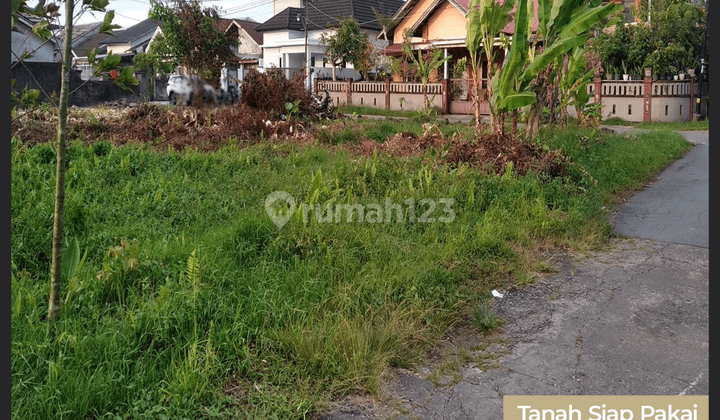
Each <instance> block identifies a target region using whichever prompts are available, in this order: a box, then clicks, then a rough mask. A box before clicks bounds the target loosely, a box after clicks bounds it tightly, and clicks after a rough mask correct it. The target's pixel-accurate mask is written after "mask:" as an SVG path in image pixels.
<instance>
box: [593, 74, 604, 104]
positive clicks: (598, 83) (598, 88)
mask: <svg viewBox="0 0 720 420" xmlns="http://www.w3.org/2000/svg"><path fill="white" fill-rule="evenodd" d="M593 83H594V84H595V103H596V104H599V103H602V79H601V78H599V77H596V78H595V79H594V80H593Z"/></svg>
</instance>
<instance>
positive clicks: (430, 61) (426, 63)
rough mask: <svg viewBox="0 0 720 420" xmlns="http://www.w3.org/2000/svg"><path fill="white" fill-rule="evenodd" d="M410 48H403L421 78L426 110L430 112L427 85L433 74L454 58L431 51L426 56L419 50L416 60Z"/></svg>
mask: <svg viewBox="0 0 720 420" xmlns="http://www.w3.org/2000/svg"><path fill="white" fill-rule="evenodd" d="M410 48H411V47H410V44H405V45H404V46H403V50H405V51H404V52H405V55H406V56H408V57H409V58H410V59H412V62H413V64H412V65H413V67H414V68H415V71H416V72H417V75H418V77H419V78H420V83H421V84H422V93H423V104H425V110H428V109H430V102H431V101H428V96H427V84H428V82H429V81H430V76H431V75H432V74H433V72H435V71H436V70H438V69H439V68H440V67H442V65H443V64H444V63H445V62H446V61H448V60H450V59H451V58H452V56H449V55H448V56H445V57H443V52H442V50H437V49H431V50H429V51H427V52H426V53H425V54H423V53H422V50H418V52H417V58H416V57H415V55H413V53H412V50H411V49H410Z"/></svg>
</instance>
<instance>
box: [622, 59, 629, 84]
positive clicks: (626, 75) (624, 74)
mask: <svg viewBox="0 0 720 420" xmlns="http://www.w3.org/2000/svg"><path fill="white" fill-rule="evenodd" d="M621 65H622V78H623V80H630V73H628V70H627V64H626V63H625V61H623V62H622V64H621Z"/></svg>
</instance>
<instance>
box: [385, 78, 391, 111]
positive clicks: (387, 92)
mask: <svg viewBox="0 0 720 420" xmlns="http://www.w3.org/2000/svg"><path fill="white" fill-rule="evenodd" d="M385 109H390V78H389V77H388V78H386V79H385Z"/></svg>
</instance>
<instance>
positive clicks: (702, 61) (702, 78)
mask: <svg viewBox="0 0 720 420" xmlns="http://www.w3.org/2000/svg"><path fill="white" fill-rule="evenodd" d="M709 17H710V2H709V1H707V2H705V33H704V34H703V42H702V56H700V97H698V101H700V103H699V105H700V106H699V108H700V109H699V110H698V114H699V115H700V117H701V118H702V99H703V94H704V93H705V89H704V87H705V84H704V81H705V48H707V36H708V18H709Z"/></svg>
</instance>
